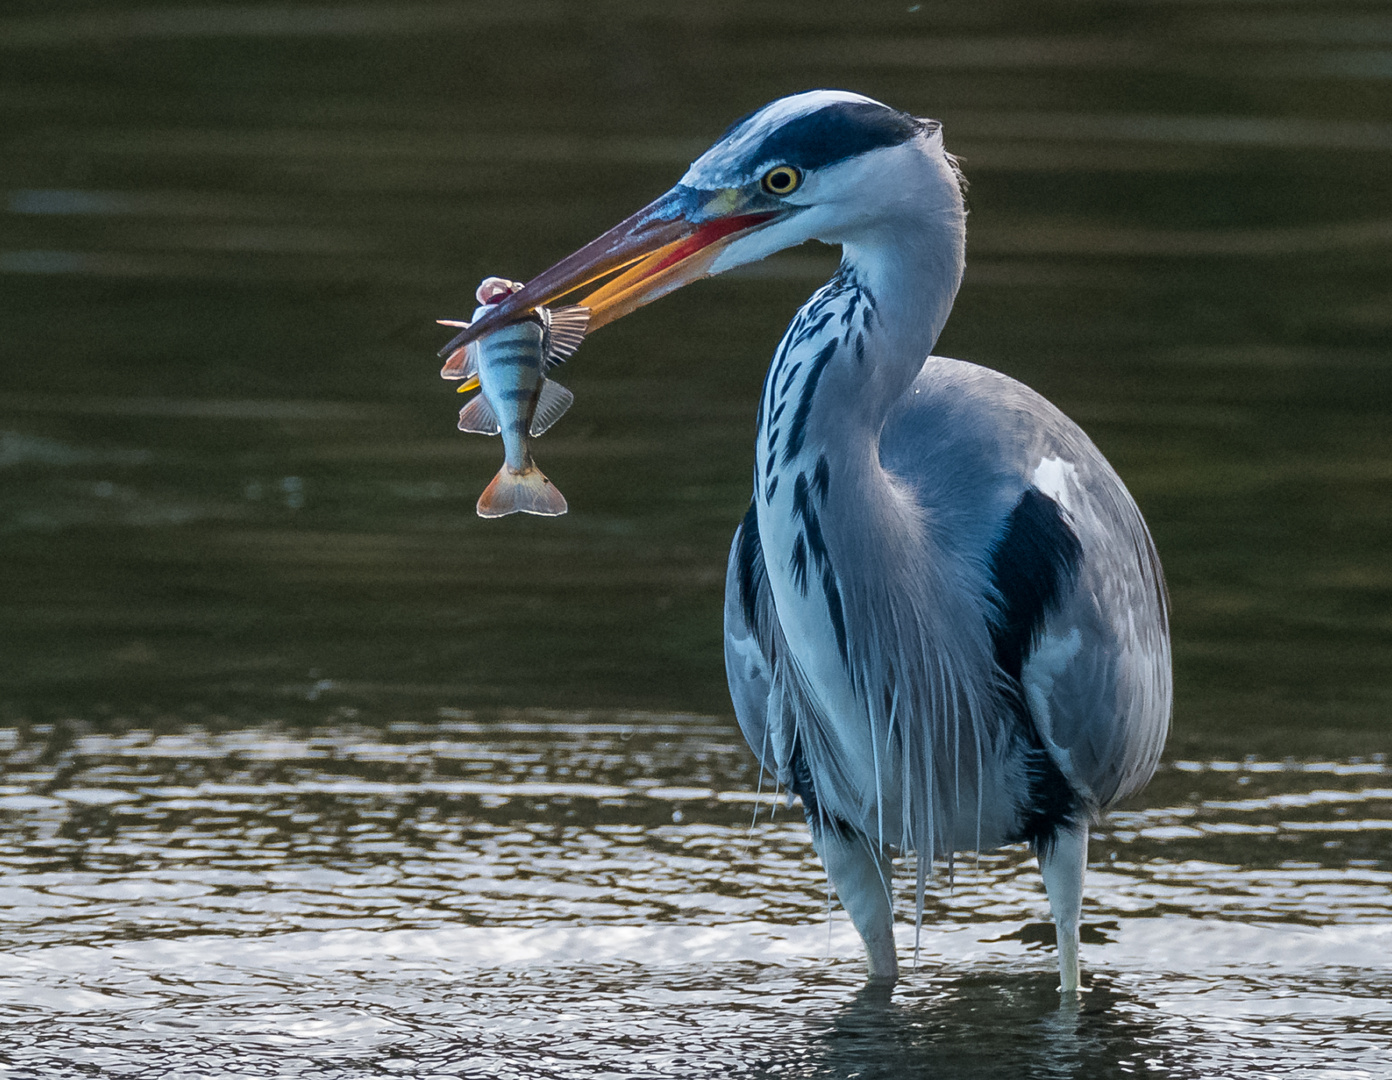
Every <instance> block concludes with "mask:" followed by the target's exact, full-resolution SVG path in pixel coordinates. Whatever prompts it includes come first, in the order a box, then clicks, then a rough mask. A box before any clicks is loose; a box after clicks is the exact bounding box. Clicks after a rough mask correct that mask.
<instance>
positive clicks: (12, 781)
mask: <svg viewBox="0 0 1392 1080" xmlns="http://www.w3.org/2000/svg"><path fill="white" fill-rule="evenodd" d="M3 734H4V737H5V739H7V741H5V742H3V747H4V753H5V759H6V768H5V774H4V777H3V786H0V813H3V815H4V819H5V827H4V830H3V832H0V837H3V844H4V846H3V849H0V850H2V851H3V856H2V857H3V859H4V862H5V867H6V874H5V878H4V885H3V888H2V889H0V919H3V926H4V930H3V933H4V939H5V946H4V947H5V953H6V964H5V969H4V972H3V974H0V1009H3V1014H4V1015H5V1018H6V1020H7V1022H8V1023H7V1027H6V1033H5V1034H4V1036H3V1038H2V1039H0V1045H3V1046H4V1047H5V1048H6V1050H7V1057H8V1063H9V1065H10V1066H11V1068H12V1070H13V1071H12V1074H14V1075H44V1076H88V1075H95V1074H98V1073H101V1074H103V1075H120V1076H163V1075H192V1074H193V1072H196V1073H197V1074H198V1075H231V1074H234V1073H238V1072H241V1073H246V1074H256V1075H269V1074H277V1075H281V1074H291V1073H293V1074H299V1075H307V1076H325V1077H329V1076H349V1075H363V1074H364V1073H368V1072H371V1073H387V1074H394V1075H412V1076H415V1075H421V1076H427V1075H429V1076H476V1075H488V1076H517V1077H524V1076H525V1077H535V1076H556V1077H570V1076H587V1077H588V1076H597V1075H606V1074H612V1075H626V1076H631V1075H662V1076H710V1075H719V1074H727V1073H728V1074H741V1075H769V1076H822V1075H828V1076H830V1075H850V1074H852V1073H859V1074H860V1075H864V1076H871V1075H885V1076H889V1075H898V1074H902V1073H903V1072H904V1071H905V1070H908V1069H914V1070H918V1071H920V1072H923V1071H927V1072H929V1073H930V1074H931V1075H944V1076H969V1075H978V1074H980V1075H985V1074H988V1073H989V1074H991V1075H999V1069H1000V1067H1001V1062H1002V1061H1003V1060H1005V1061H1014V1062H1018V1063H1019V1064H1020V1066H1021V1068H1022V1069H1024V1070H1025V1071H1026V1072H1028V1073H1029V1074H1031V1075H1042V1076H1048V1075H1060V1076H1064V1075H1089V1076H1102V1075H1126V1074H1140V1075H1175V1076H1205V1077H1207V1076H1215V1075H1233V1074H1234V1071H1242V1072H1244V1074H1251V1075H1270V1076H1310V1077H1314V1076H1320V1077H1335V1076H1337V1077H1374V1076H1386V1075H1388V1066H1387V1063H1386V1062H1387V1054H1388V1052H1389V1049H1392V973H1390V972H1389V969H1388V964H1387V956H1388V955H1389V953H1390V952H1392V893H1389V888H1388V886H1389V884H1392V866H1389V860H1388V858H1387V839H1388V836H1389V831H1392V777H1390V776H1389V769H1388V767H1387V765H1386V763H1385V762H1383V761H1381V760H1371V761H1345V762H1268V761H1244V762H1221V761H1215V762H1179V763H1176V764H1174V765H1172V766H1169V767H1167V768H1166V769H1165V770H1164V771H1163V772H1162V773H1161V774H1160V775H1159V776H1158V777H1157V778H1156V781H1155V782H1154V783H1153V785H1152V787H1151V788H1150V789H1149V790H1148V792H1147V798H1146V800H1145V802H1143V803H1142V804H1140V805H1136V806H1132V807H1130V808H1128V809H1126V810H1123V811H1119V812H1117V813H1114V814H1113V815H1111V817H1110V818H1109V820H1108V822H1107V824H1106V826H1104V828H1103V829H1102V830H1101V831H1100V832H1099V834H1098V836H1097V839H1096V841H1095V842H1094V845H1093V849H1092V858H1091V863H1092V865H1091V869H1090V873H1089V892H1088V905H1087V908H1086V910H1085V922H1086V924H1087V929H1086V930H1085V934H1084V940H1085V942H1086V943H1087V944H1086V945H1085V949H1084V962H1085V966H1086V971H1087V977H1088V981H1089V982H1090V985H1091V990H1090V992H1089V993H1088V994H1087V995H1086V997H1085V999H1084V1002H1083V1005H1082V1007H1081V1010H1080V1011H1078V1012H1076V1013H1074V1012H1067V1011H1065V1012H1062V1013H1061V1012H1059V1011H1058V1008H1057V1004H1058V999H1057V995H1056V994H1055V993H1054V985H1055V983H1054V974H1053V971H1052V965H1053V956H1052V951H1051V949H1050V948H1049V947H1048V944H1047V939H1048V938H1049V928H1048V925H1047V905H1046V901H1045V898H1044V895H1043V891H1042V889H1041V887H1040V885H1039V882H1038V879H1037V873H1036V870H1035V867H1034V864H1033V860H1032V859H1031V858H1030V857H1029V856H1028V854H1027V853H1026V852H1025V851H1023V850H1008V851H1005V852H1000V853H996V854H992V855H988V856H983V857H981V858H980V859H979V860H975V859H973V860H969V861H966V862H962V863H959V864H958V865H957V866H956V867H955V868H954V870H953V873H952V880H951V881H949V880H948V878H947V874H946V871H945V869H943V868H939V871H938V879H937V882H936V884H935V886H934V887H933V888H932V890H931V896H930V901H929V907H928V912H927V916H926V920H925V926H924V929H923V932H922V936H921V944H920V947H921V955H920V959H919V962H918V965H917V968H916V970H914V971H912V972H911V973H910V974H909V975H908V977H907V979H906V981H905V983H904V985H903V986H902V987H901V988H900V989H899V990H898V991H897V992H896V994H895V996H894V998H893V1001H892V1002H888V1003H887V1002H884V1001H877V1000H874V999H872V998H867V997H866V996H865V995H863V994H861V993H859V987H860V979H861V970H862V967H861V959H860V955H859V951H860V950H859V945H858V942H857V940H856V937H855V934H854V932H853V931H852V930H851V929H850V927H849V924H848V923H847V922H846V920H845V917H844V916H843V915H842V914H841V913H840V912H839V911H833V912H832V913H831V914H830V916H829V915H828V905H827V895H826V881H825V878H824V876H823V874H822V872H821V869H820V867H819V865H818V863H817V862H816V860H815V858H814V856H813V854H812V851H811V848H810V845H809V843H808V839H807V833H806V829H805V827H804V826H803V824H802V822H801V820H800V814H799V813H798V811H797V810H796V808H793V809H788V808H786V807H784V806H783V805H782V804H779V806H778V808H777V811H776V812H775V813H773V814H772V817H770V812H771V811H773V810H774V798H773V796H772V794H771V793H769V792H764V793H763V794H762V795H760V794H759V793H758V792H757V786H758V784H757V778H756V777H755V775H754V773H753V770H752V768H751V767H750V762H749V755H748V753H747V751H746V750H745V749H744V748H743V746H742V744H741V743H740V740H739V736H738V733H737V732H736V731H734V730H733V726H732V725H731V724H729V723H727V722H724V721H720V720H716V719H711V718H706V717H698V716H667V715H651V714H622V715H603V716H596V715H592V714H559V713H527V714H515V715H512V716H510V717H504V718H501V719H488V720H484V719H476V718H472V717H470V716H468V714H459V713H451V712H448V711H447V715H446V716H444V717H442V718H441V720H440V721H439V723H437V724H402V725H398V726H396V727H394V728H390V729H388V730H386V731H371V730H366V729H352V728H334V729H320V730H313V731H310V732H304V731H296V730H290V729H285V730H276V729H260V730H249V731H233V732H223V733H214V732H209V731H204V730H199V729H186V730H182V731H180V732H178V733H164V734H155V733H153V732H150V731H128V732H124V733H119V734H105V735H103V734H85V735H79V736H78V737H76V738H75V739H71V738H69V739H64V738H62V737H61V732H55V731H54V730H53V729H48V728H30V729H28V730H19V731H15V730H11V731H9V732H6V733H3ZM756 808H757V809H758V811H759V813H758V821H757V822H754V814H755V810H756ZM751 825H752V827H751ZM909 876H910V875H907V874H906V875H905V880H907V879H908V877H909ZM900 891H901V896H900V909H901V915H902V917H903V925H902V926H901V930H900V934H901V948H902V950H903V952H904V954H905V956H906V957H907V956H908V955H909V954H910V952H911V950H912V948H913V939H914V934H913V929H912V898H911V896H909V895H908V893H909V890H908V889H907V888H902V889H901V890H900ZM1003 1055H1004V1056H1003ZM190 1069H192V1070H193V1072H190V1071H189V1070H190ZM26 1070H32V1072H26Z"/></svg>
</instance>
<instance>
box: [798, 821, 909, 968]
mask: <svg viewBox="0 0 1392 1080" xmlns="http://www.w3.org/2000/svg"><path fill="white" fill-rule="evenodd" d="M838 824H839V823H827V824H818V825H816V826H814V828H813V830H812V845H813V847H815V848H816V849H817V854H818V855H820V856H821V857H822V865H823V866H825V867H826V872H827V876H828V877H829V878H830V879H831V886H832V888H833V889H835V890H836V896H837V899H839V900H840V901H841V906H842V907H844V908H845V909H846V914H847V915H849V916H850V917H851V923H852V925H854V926H855V928H856V931H857V932H858V933H859V934H860V936H861V939H862V940H863V941H864V942H865V957H866V960H867V961H868V963H869V979H870V981H871V982H873V983H892V982H895V981H896V980H897V979H898V978H899V961H898V959H897V958H896V957H895V952H894V910H893V907H892V905H891V899H890V897H891V893H890V879H891V875H892V874H893V872H894V867H893V864H892V863H891V862H890V860H889V856H888V855H887V854H885V853H884V852H883V851H881V850H880V849H878V848H877V847H876V846H875V845H873V844H872V843H871V842H870V839H869V837H866V836H863V835H861V834H860V833H858V832H855V831H853V830H851V829H848V828H846V827H845V826H839V827H838Z"/></svg>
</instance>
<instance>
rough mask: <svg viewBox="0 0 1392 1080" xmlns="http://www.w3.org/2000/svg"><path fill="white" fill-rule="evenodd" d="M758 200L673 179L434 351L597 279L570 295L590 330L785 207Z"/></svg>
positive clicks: (677, 284) (665, 287) (662, 290)
mask: <svg viewBox="0 0 1392 1080" xmlns="http://www.w3.org/2000/svg"><path fill="white" fill-rule="evenodd" d="M761 202H762V200H761V199H760V198H758V197H755V198H753V199H751V198H749V197H747V196H745V195H743V194H742V193H740V192H738V191H736V190H734V189H725V190H721V191H702V190H700V189H698V188H692V187H686V186H684V185H682V184H678V185H677V186H676V187H674V188H672V190H671V191H669V192H667V193H666V194H665V195H663V196H662V197H661V198H659V199H656V200H654V201H653V202H651V203H649V204H648V205H647V206H645V207H643V209H641V210H639V211H638V212H637V213H636V214H634V215H633V216H631V217H629V218H626V219H625V220H623V221H621V222H619V224H617V225H615V226H614V227H613V228H612V229H610V230H609V231H608V232H606V233H604V234H603V235H602V236H600V237H598V238H597V239H595V240H592V241H591V242H590V243H588V244H586V245H585V246H584V247H582V248H581V249H580V250H579V251H576V252H574V253H573V254H570V255H567V256H566V257H565V258H564V259H562V260H561V261H560V262H558V263H556V265H555V266H553V267H551V268H550V269H549V270H543V271H542V272H541V273H540V274H538V275H537V276H536V277H534V278H532V280H531V281H529V282H527V284H526V285H524V286H523V287H522V289H521V290H520V291H518V292H515V293H513V294H512V295H511V296H508V297H505V298H504V299H503V300H502V301H501V302H499V303H498V304H496V305H494V306H493V307H492V308H490V309H489V311H488V313H487V314H486V315H484V316H483V317H482V318H480V319H479V320H478V321H477V322H475V323H474V324H473V325H471V326H469V327H467V328H466V329H464V330H463V331H461V332H460V333H459V334H457V335H456V336H455V337H454V339H453V340H451V341H450V343H449V344H448V345H446V346H445V347H444V348H443V349H441V350H440V355H441V356H449V355H450V354H451V353H454V352H456V351H458V350H459V349H460V348H461V347H462V346H464V345H467V344H468V343H469V342H471V341H475V340H477V339H478V338H480V337H483V336H484V335H485V334H487V333H489V332H490V331H492V330H496V329H498V328H499V327H501V326H506V325H507V324H508V323H513V322H517V321H518V320H519V319H523V318H526V317H527V315H528V314H529V313H530V312H532V311H533V310H535V309H536V308H538V307H541V306H542V305H544V304H550V303H552V302H553V301H555V300H558V299H560V298H562V297H565V296H567V295H568V294H570V293H573V292H575V291H577V290H579V289H583V288H584V287H585V286H587V285H593V284H594V283H595V282H601V281H602V282H603V284H601V285H599V287H597V288H596V289H594V290H593V291H592V292H589V293H587V294H585V295H583V296H582V297H580V298H579V299H577V300H574V301H573V302H574V303H577V304H579V305H580V306H581V307H586V308H589V309H590V322H589V332H593V331H595V330H596V329H598V328H599V327H601V326H604V325H606V324H608V323H611V322H613V321H614V320H616V319H620V318H622V317H623V316H625V315H627V314H628V313H629V312H630V311H634V310H636V309H637V308H640V307H642V306H643V305H644V304H648V303H651V302H652V301H654V300H656V299H657V298H658V297H660V296H666V295H667V294H668V293H670V292H672V291H674V290H676V289H679V288H681V287H682V286H683V285H686V284H688V283H690V282H692V281H696V280H697V279H699V278H703V277H707V276H708V275H709V272H710V266H711V264H712V263H713V262H714V261H715V259H716V257H717V256H718V255H719V254H720V252H721V251H722V250H723V249H724V248H725V247H727V246H728V245H729V244H731V243H733V242H734V241H735V240H737V239H739V238H740V237H741V236H745V235H747V234H748V233H750V232H753V231H754V230H756V229H760V228H762V227H764V226H766V225H768V224H770V223H771V222H773V221H774V220H776V219H778V218H781V217H785V216H786V215H787V214H788V213H789V212H790V209H791V208H789V207H787V206H784V205H781V204H773V205H769V204H763V205H760V204H761ZM606 278H608V280H607V281H605V280H604V279H606Z"/></svg>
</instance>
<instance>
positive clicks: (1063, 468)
mask: <svg viewBox="0 0 1392 1080" xmlns="http://www.w3.org/2000/svg"><path fill="white" fill-rule="evenodd" d="M1077 483H1078V470H1077V468H1076V467H1075V466H1074V464H1073V463H1072V462H1071V461H1064V460H1063V458H1056V457H1046V458H1045V459H1044V460H1043V461H1041V462H1040V463H1039V467H1038V468H1037V469H1035V470H1034V486H1035V487H1037V488H1038V489H1039V490H1040V491H1042V492H1043V493H1044V494H1045V495H1047V496H1049V498H1051V499H1053V500H1054V502H1056V503H1058V504H1059V505H1060V506H1062V507H1063V508H1064V509H1065V510H1067V511H1068V512H1069V513H1070V514H1073V513H1076V512H1077V507H1075V506H1074V505H1073V500H1072V499H1071V498H1070V497H1069V492H1070V490H1071V489H1072V488H1073V487H1074V486H1076V485H1077Z"/></svg>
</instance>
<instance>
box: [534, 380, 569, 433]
mask: <svg viewBox="0 0 1392 1080" xmlns="http://www.w3.org/2000/svg"><path fill="white" fill-rule="evenodd" d="M574 400H575V395H574V394H572V393H571V392H570V391H569V390H567V389H566V388H565V387H564V386H562V385H561V384H560V383H557V382H552V381H551V380H550V379H542V380H541V392H540V393H539V394H537V406H536V412H534V413H533V414H532V427H531V436H532V438H536V437H537V436H538V435H540V434H541V433H542V432H544V431H546V430H547V428H549V427H550V426H551V425H552V424H554V423H555V422H556V421H557V420H559V419H560V418H561V417H562V416H564V415H565V411H566V410H567V409H568V408H570V403H571V402H572V401H574Z"/></svg>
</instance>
